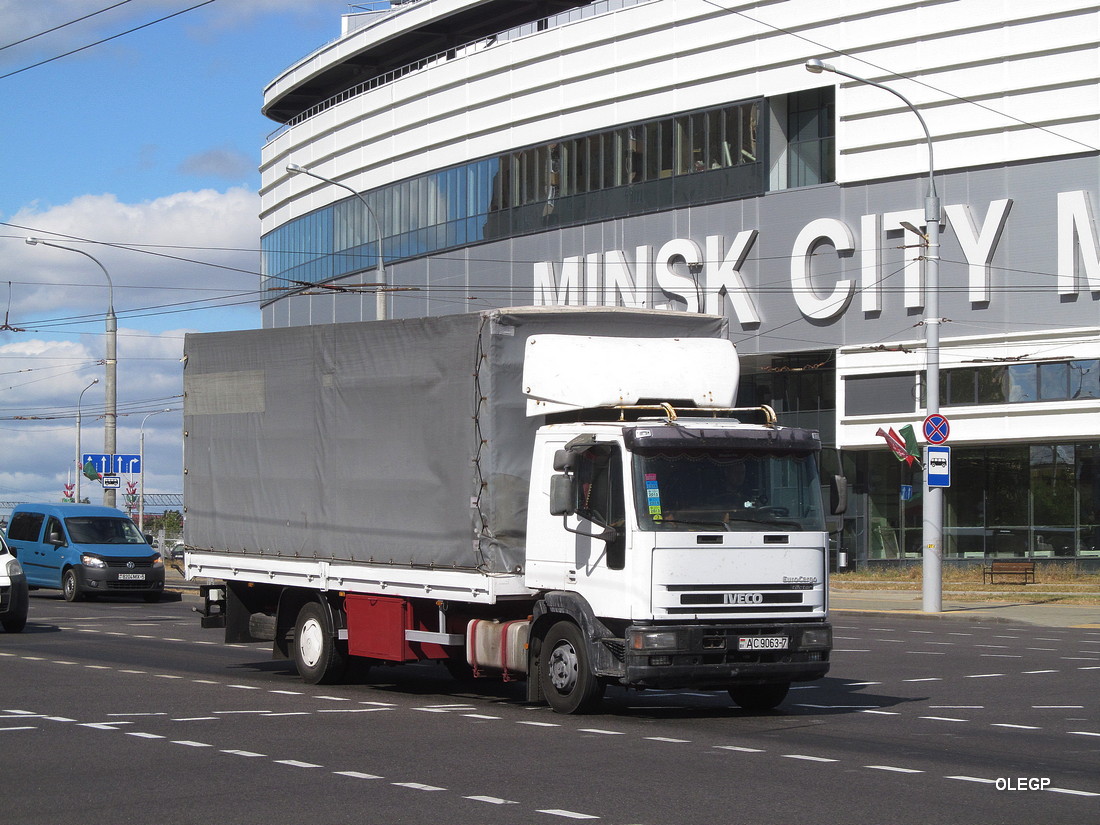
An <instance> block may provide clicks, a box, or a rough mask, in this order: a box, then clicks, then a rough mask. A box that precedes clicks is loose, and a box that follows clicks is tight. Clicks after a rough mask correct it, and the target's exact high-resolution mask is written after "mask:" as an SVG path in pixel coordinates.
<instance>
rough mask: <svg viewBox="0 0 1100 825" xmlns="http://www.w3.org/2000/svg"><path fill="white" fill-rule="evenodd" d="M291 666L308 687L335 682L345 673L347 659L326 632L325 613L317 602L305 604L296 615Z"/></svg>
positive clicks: (330, 635) (327, 631)
mask: <svg viewBox="0 0 1100 825" xmlns="http://www.w3.org/2000/svg"><path fill="white" fill-rule="evenodd" d="M294 664H295V665H297V666H298V675H300V676H301V677H302V680H303V681H304V682H306V683H307V684H310V685H326V684H332V683H333V682H338V681H340V677H342V676H343V675H344V671H345V670H346V669H347V664H348V663H347V657H346V656H344V654H343V653H342V652H341V651H340V649H339V648H338V647H337V645H336V640H335V639H334V638H333V637H332V633H330V632H329V630H328V622H327V621H326V616H325V609H324V607H322V606H321V605H320V604H318V603H317V602H307V603H306V604H304V605H302V609H301V610H299V611H298V621H297V622H295V624H294Z"/></svg>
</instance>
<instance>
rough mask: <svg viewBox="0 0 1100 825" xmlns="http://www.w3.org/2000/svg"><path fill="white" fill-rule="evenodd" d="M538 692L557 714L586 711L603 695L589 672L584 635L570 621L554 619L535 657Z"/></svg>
mask: <svg viewBox="0 0 1100 825" xmlns="http://www.w3.org/2000/svg"><path fill="white" fill-rule="evenodd" d="M538 678H539V681H540V684H541V686H542V694H543V696H545V697H546V701H547V702H549V704H550V707H551V708H553V709H554V710H555V711H556V712H558V713H588V712H590V711H591V710H593V709H594V708H595V707H596V705H598V704H599V702H600V700H601V699H602V698H603V689H604V686H603V683H602V682H600V680H599V679H598V678H597V677H596V674H595V673H593V672H592V667H591V665H590V664H589V660H588V648H587V647H586V646H585V643H584V636H583V635H582V634H581V631H580V628H578V627H577V626H576V625H575V624H573V623H572V622H558V623H557V624H555V625H554V626H553V627H551V628H550V631H549V632H548V633H547V634H546V638H545V639H544V640H543V642H542V654H541V656H540V657H539V674H538Z"/></svg>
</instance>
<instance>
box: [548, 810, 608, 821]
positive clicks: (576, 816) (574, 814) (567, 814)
mask: <svg viewBox="0 0 1100 825" xmlns="http://www.w3.org/2000/svg"><path fill="white" fill-rule="evenodd" d="M535 813H539V814H550V816H564V817H566V818H568V819H599V817H598V816H592V815H591V814H579V813H577V812H576V811H563V810H562V809H561V808H547V809H544V810H540V811H535Z"/></svg>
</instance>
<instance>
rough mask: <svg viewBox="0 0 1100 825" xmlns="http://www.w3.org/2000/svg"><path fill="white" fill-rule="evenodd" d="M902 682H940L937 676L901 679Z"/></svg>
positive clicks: (940, 679)
mask: <svg viewBox="0 0 1100 825" xmlns="http://www.w3.org/2000/svg"><path fill="white" fill-rule="evenodd" d="M902 681H903V682H942V681H943V679H942V678H941V677H939V676H925V677H924V678H923V679H902Z"/></svg>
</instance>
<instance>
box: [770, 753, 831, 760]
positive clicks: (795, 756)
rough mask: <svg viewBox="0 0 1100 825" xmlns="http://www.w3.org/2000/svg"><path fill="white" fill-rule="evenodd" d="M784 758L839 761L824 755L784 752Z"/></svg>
mask: <svg viewBox="0 0 1100 825" xmlns="http://www.w3.org/2000/svg"><path fill="white" fill-rule="evenodd" d="M783 758H784V759H802V760H804V761H806V762H839V761H840V760H838V759H826V758H825V757H824V756H806V755H805V754H802V753H785V754H783Z"/></svg>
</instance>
